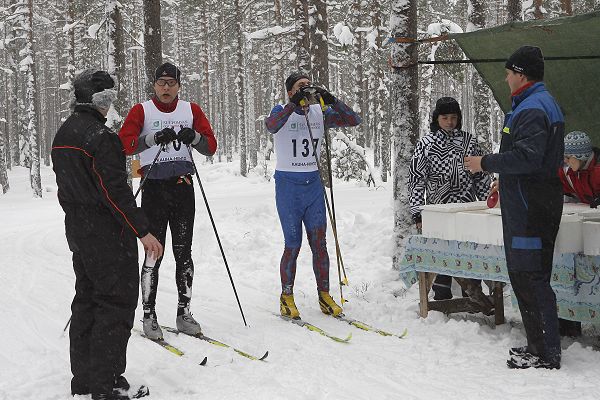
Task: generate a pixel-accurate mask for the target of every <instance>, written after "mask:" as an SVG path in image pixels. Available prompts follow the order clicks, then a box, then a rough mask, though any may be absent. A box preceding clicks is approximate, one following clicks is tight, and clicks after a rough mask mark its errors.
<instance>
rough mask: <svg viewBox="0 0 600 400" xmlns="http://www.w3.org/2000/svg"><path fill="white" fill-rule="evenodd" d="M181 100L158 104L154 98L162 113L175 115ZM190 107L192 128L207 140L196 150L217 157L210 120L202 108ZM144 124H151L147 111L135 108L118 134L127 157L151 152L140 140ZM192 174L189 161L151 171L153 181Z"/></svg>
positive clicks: (199, 144)
mask: <svg viewBox="0 0 600 400" xmlns="http://www.w3.org/2000/svg"><path fill="white" fill-rule="evenodd" d="M178 100H179V99H178V98H176V99H175V100H173V102H171V103H169V104H165V103H162V102H160V101H159V100H157V99H156V97H152V102H153V104H154V105H155V106H156V108H157V109H158V110H159V111H160V112H162V113H172V112H173V111H175V109H176V108H177V103H178ZM190 105H191V108H192V117H193V124H192V128H193V129H194V130H195V131H196V132H198V133H200V134H201V135H202V136H204V139H205V140H203V141H201V142H200V143H198V145H196V146H194V148H195V149H196V150H198V152H200V153H201V154H203V155H205V156H212V155H213V154H215V151H217V141H216V139H215V135H214V133H213V130H212V127H211V126H210V123H209V122H208V119H207V118H206V115H205V114H204V111H202V109H201V108H200V106H199V105H198V104H196V103H190ZM145 123H149V121H146V116H145V113H144V107H143V106H142V104H141V103H140V104H136V105H135V106H133V108H132V109H131V110H130V111H129V113H128V114H127V117H126V118H125V121H124V122H123V126H122V127H121V130H120V131H119V138H120V139H121V142H122V143H123V148H124V149H125V154H127V155H131V154H138V153H140V152H142V151H144V150H146V149H148V148H149V147H148V146H147V145H146V142H145V141H144V140H139V139H140V133H142V130H143V128H144V124H145ZM146 169H147V168H146ZM173 171H176V173H175V175H173V174H174V172H173ZM140 172H141V173H144V172H145V170H144V169H143V170H142V171H140ZM193 173H194V167H193V166H192V164H191V162H187V161H173V162H168V163H162V164H157V165H155V166H154V167H153V168H152V177H153V178H156V177H158V178H159V179H166V178H171V177H173V176H179V175H185V174H193Z"/></svg>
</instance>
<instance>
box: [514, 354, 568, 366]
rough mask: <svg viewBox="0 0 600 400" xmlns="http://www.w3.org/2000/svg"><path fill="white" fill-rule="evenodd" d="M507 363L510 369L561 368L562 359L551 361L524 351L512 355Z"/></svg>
mask: <svg viewBox="0 0 600 400" xmlns="http://www.w3.org/2000/svg"><path fill="white" fill-rule="evenodd" d="M506 365H507V366H508V368H510V369H527V368H545V369H560V361H550V360H545V359H543V358H540V357H538V356H536V355H534V354H531V353H523V354H521V355H512V356H511V357H510V358H509V359H508V360H507V361H506Z"/></svg>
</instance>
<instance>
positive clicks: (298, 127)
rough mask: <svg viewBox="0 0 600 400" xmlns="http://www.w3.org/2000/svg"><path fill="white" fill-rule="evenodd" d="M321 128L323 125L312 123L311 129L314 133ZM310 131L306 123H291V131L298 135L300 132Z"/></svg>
mask: <svg viewBox="0 0 600 400" xmlns="http://www.w3.org/2000/svg"><path fill="white" fill-rule="evenodd" d="M320 127H321V124H320V123H319V122H317V121H314V122H312V121H311V123H310V129H312V130H313V131H314V130H316V129H319V128H320ZM307 130H308V129H307V128H306V122H304V121H302V122H292V123H290V131H292V132H293V133H297V132H299V131H307Z"/></svg>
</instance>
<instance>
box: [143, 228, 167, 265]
mask: <svg viewBox="0 0 600 400" xmlns="http://www.w3.org/2000/svg"><path fill="white" fill-rule="evenodd" d="M140 242H142V244H143V245H144V251H145V252H146V254H149V255H151V257H152V258H154V259H155V260H158V259H159V258H161V257H162V255H163V246H162V244H160V242H159V241H158V239H156V238H155V237H154V236H153V235H152V234H151V233H149V234H147V235H146V236H144V237H143V238H140Z"/></svg>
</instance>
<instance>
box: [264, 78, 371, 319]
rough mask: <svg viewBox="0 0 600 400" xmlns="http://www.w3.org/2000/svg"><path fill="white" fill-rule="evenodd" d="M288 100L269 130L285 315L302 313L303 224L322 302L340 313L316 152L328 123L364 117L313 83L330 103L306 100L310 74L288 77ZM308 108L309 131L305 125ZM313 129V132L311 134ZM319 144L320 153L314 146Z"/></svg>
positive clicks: (328, 309) (331, 125)
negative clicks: (298, 293) (297, 294)
mask: <svg viewBox="0 0 600 400" xmlns="http://www.w3.org/2000/svg"><path fill="white" fill-rule="evenodd" d="M285 85H286V89H287V94H288V96H289V99H290V101H289V103H288V104H286V105H285V107H284V106H282V105H277V106H275V107H274V108H273V110H272V111H271V114H270V115H269V117H268V118H267V119H266V120H265V123H266V126H267V130H268V131H269V132H270V133H272V134H273V135H274V142H275V154H276V156H277V166H276V168H275V200H276V204H277V212H278V214H279V220H280V222H281V227H282V229H283V235H284V238H285V248H284V251H283V255H282V257H281V263H280V276H281V296H280V310H281V314H282V315H283V316H286V317H290V318H299V317H300V314H299V312H298V309H297V308H296V304H295V302H294V292H293V290H294V278H295V276H296V260H297V258H298V253H299V252H300V246H301V244H302V223H304V226H305V228H306V234H307V237H308V243H309V245H310V248H311V250H312V253H313V271H314V273H315V278H316V280H317V290H318V294H319V305H320V307H321V311H323V312H324V313H326V314H332V315H339V314H341V312H342V309H341V307H340V306H339V305H337V304H336V303H335V301H334V300H333V299H332V298H331V296H330V295H329V255H328V254H327V244H326V241H325V240H326V232H327V219H326V215H325V200H324V197H323V196H324V192H323V184H322V183H321V180H320V179H319V170H318V164H317V157H316V155H318V154H320V149H321V142H322V138H323V135H324V132H325V129H326V128H336V127H344V126H355V125H358V124H359V123H360V122H361V119H360V117H359V116H358V115H357V114H356V113H355V112H354V111H352V109H351V108H350V107H348V106H347V105H346V104H344V103H343V102H342V101H340V100H339V99H337V98H335V97H334V96H333V95H332V94H331V93H329V92H328V91H327V90H325V89H322V88H314V89H315V90H316V91H317V92H318V96H320V97H321V98H322V99H323V102H324V104H325V105H326V106H328V108H326V109H325V111H323V109H322V107H321V105H320V104H308V103H306V105H305V107H302V106H301V104H305V103H304V101H306V100H307V97H309V95H308V94H307V93H306V92H305V90H304V89H305V88H306V87H308V86H310V80H309V78H308V76H306V75H304V74H301V73H293V74H291V75H290V76H289V77H288V78H287V80H286V81H285ZM305 110H306V112H308V117H309V121H310V132H309V129H308V127H307V124H306V119H305V114H304V113H305ZM311 133H312V137H311V135H310V134H311ZM313 144H314V145H315V147H316V149H317V150H316V153H315V151H314V149H313Z"/></svg>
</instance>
